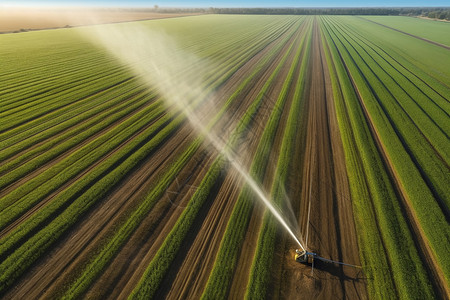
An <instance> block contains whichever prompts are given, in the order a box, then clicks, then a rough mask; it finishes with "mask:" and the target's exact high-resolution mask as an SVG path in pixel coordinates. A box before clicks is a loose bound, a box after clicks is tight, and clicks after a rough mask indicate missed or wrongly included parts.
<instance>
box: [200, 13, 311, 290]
mask: <svg viewBox="0 0 450 300" xmlns="http://www.w3.org/2000/svg"><path fill="white" fill-rule="evenodd" d="M308 23H309V22H308ZM303 26H304V28H307V29H305V30H304V31H306V32H308V31H309V25H306V24H304V25H303ZM302 33H303V34H302V36H301V37H298V39H299V41H297V42H294V43H293V44H292V45H291V48H292V47H294V48H293V49H292V51H295V57H294V60H293V63H292V64H291V67H290V69H289V73H288V75H287V77H286V78H285V79H284V83H283V86H282V90H281V92H280V94H279V96H278V99H277V101H276V103H275V105H274V108H273V109H272V114H271V115H270V117H269V120H268V122H267V126H266V127H265V129H264V132H263V134H262V136H261V139H260V142H259V144H258V148H257V151H256V155H255V157H254V159H253V161H252V164H251V167H250V171H249V173H250V176H251V177H252V178H254V179H255V180H256V181H257V182H262V181H263V177H264V174H265V170H266V168H267V164H268V161H269V156H270V152H271V149H272V148H273V142H274V140H275V134H276V133H277V128H278V127H279V124H280V119H281V116H282V112H283V110H285V109H289V100H288V99H287V95H288V92H289V90H290V89H291V86H292V85H293V84H294V80H295V78H297V76H298V74H296V73H294V72H295V71H296V70H298V68H299V67H298V65H299V62H300V57H301V55H300V54H301V52H302V49H303V44H304V40H305V37H306V34H305V33H304V32H302ZM295 48H296V49H295ZM286 58H287V56H286V57H285V59H286ZM301 61H304V58H303V59H302V60H301ZM284 63H286V62H284ZM274 75H276V74H275V73H274ZM254 197H255V196H254V191H253V190H252V189H251V188H250V187H249V186H248V185H245V186H244V187H243V189H242V190H241V192H240V194H239V197H238V199H237V200H236V205H235V207H234V208H233V212H232V214H231V217H230V219H229V221H228V224H227V228H226V230H225V233H224V236H223V238H222V242H221V244H220V249H219V251H218V252H217V256H216V259H215V262H214V266H213V270H212V272H211V275H210V277H209V279H208V283H207V285H206V288H205V291H204V292H203V295H202V298H203V299H225V298H227V297H228V293H229V289H230V286H231V283H232V279H233V275H234V273H235V269H236V264H237V262H238V258H239V253H240V250H241V247H242V244H243V242H244V238H245V234H246V231H247V228H248V224H249V222H250V218H251V212H252V210H253V207H254V201H256V200H255V199H254Z"/></svg>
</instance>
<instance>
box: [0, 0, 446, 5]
mask: <svg viewBox="0 0 450 300" xmlns="http://www.w3.org/2000/svg"><path fill="white" fill-rule="evenodd" d="M1 5H3V6H50V7H52V6H95V7H103V6H106V7H153V6H154V5H158V6H160V7H399V6H406V7H413V6H450V1H449V0H228V1H225V0H219V1H211V0H189V1H182V0H161V1H158V0H128V1H124V0H34V1H33V0H0V6H1Z"/></svg>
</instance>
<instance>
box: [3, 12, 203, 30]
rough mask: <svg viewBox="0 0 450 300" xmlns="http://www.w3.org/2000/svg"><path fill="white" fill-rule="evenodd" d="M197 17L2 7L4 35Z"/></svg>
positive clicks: (150, 13) (179, 14)
mask: <svg viewBox="0 0 450 300" xmlns="http://www.w3.org/2000/svg"><path fill="white" fill-rule="evenodd" d="M190 15H195V14H181V13H173V14H171V13H157V12H154V11H139V10H137V11H129V10H128V11H127V10H120V9H117V10H114V9H111V10H106V9H103V10H102V9H97V10H95V9H86V8H84V9H83V8H74V9H50V8H13V7H11V8H8V7H0V33H10V32H21V31H28V30H40V29H54V28H62V27H66V26H85V25H93V24H105V23H118V22H130V21H138V20H153V19H164V18H176V17H184V16H190Z"/></svg>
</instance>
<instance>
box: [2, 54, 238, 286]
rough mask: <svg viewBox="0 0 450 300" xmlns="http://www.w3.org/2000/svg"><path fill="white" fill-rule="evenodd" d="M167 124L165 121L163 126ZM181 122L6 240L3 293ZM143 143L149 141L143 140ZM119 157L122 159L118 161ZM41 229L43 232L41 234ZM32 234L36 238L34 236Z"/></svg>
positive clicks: (110, 162) (99, 171)
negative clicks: (20, 244)
mask: <svg viewBox="0 0 450 300" xmlns="http://www.w3.org/2000/svg"><path fill="white" fill-rule="evenodd" d="M239 62H240V63H242V62H241V61H239ZM234 71H235V70H233V69H231V70H228V72H229V73H230V72H231V73H232V72H234ZM228 76H230V75H228ZM220 79H223V80H225V79H227V76H225V77H223V76H222V77H220ZM220 83H221V82H218V83H216V84H215V85H213V86H211V87H210V92H211V91H213V90H214V89H215V88H217V87H218V85H219V84H220ZM149 117H150V116H149V115H147V116H146V117H145V118H143V119H144V120H146V121H147V122H148V121H149ZM166 121H167V120H164V121H162V123H165V122H166ZM182 122H184V117H183V116H178V117H176V118H175V119H174V121H173V122H172V123H170V124H169V125H167V124H161V126H158V127H161V128H158V130H156V131H155V132H158V133H157V134H156V136H155V137H154V138H153V139H151V140H150V142H149V143H147V144H145V145H143V146H142V145H139V144H140V142H139V141H138V142H134V147H133V146H125V147H123V148H124V149H121V150H119V151H117V153H116V154H115V155H114V156H113V157H110V158H108V159H107V160H105V162H104V163H102V164H100V165H98V166H96V168H95V169H93V170H92V171H91V172H89V173H87V175H84V177H82V178H81V179H80V180H77V181H76V182H75V183H74V184H73V185H72V186H70V187H69V188H67V189H66V190H64V191H63V192H62V193H60V194H58V195H57V197H56V199H53V200H52V202H51V203H50V204H48V205H47V206H45V207H44V209H41V210H40V211H39V212H38V213H36V214H35V215H33V216H32V217H31V218H29V219H28V220H27V221H25V222H24V223H22V224H21V225H19V228H18V229H16V230H15V231H14V232H13V233H11V234H10V235H8V236H7V237H6V238H5V239H3V242H4V243H2V246H1V249H2V257H5V258H6V257H7V258H6V259H5V261H4V262H3V263H2V264H1V265H0V266H1V268H2V271H4V272H3V276H2V278H1V281H2V284H1V290H4V289H5V288H6V287H7V286H9V285H10V284H11V283H12V282H13V281H14V279H15V278H17V277H18V276H19V275H20V274H21V273H22V272H23V271H24V270H25V269H26V268H27V267H28V266H29V265H30V264H31V263H32V262H33V261H34V260H35V259H37V257H38V256H39V255H40V254H42V253H44V252H45V251H46V249H47V248H48V247H49V246H50V245H51V244H52V243H53V242H54V241H56V240H57V238H58V237H59V236H60V235H61V234H62V233H63V232H64V231H66V230H67V229H68V228H69V227H70V226H71V225H73V224H74V223H75V222H76V221H77V219H78V218H79V216H81V215H82V213H83V212H84V211H86V210H87V209H89V207H91V206H92V205H93V203H94V202H95V201H96V199H100V198H101V197H102V195H104V194H105V193H107V191H108V189H109V188H110V187H111V186H114V183H116V182H118V180H119V179H120V178H123V176H125V175H126V174H127V173H128V172H129V170H131V169H132V168H133V167H134V166H135V165H136V164H137V163H138V162H139V161H140V160H142V159H143V158H144V157H145V156H146V155H148V153H149V152H151V151H152V149H154V148H155V147H157V146H158V145H159V144H160V143H161V142H162V141H163V140H164V139H165V138H166V137H167V136H168V135H169V134H170V133H171V132H172V131H173V130H174V129H175V128H176V127H177V126H179V125H180V124H181V123H182ZM163 125H166V126H163ZM154 129H156V127H155V128H154ZM132 132H133V131H132ZM141 136H142V135H141ZM110 140H115V136H111V137H110ZM144 140H146V139H145V138H144ZM132 143H133V141H132V142H130V144H132ZM136 143H137V144H136ZM120 156H121V157H123V158H122V159H119V161H117V158H118V157H120ZM105 174H106V175H105ZM118 175H119V176H118ZM61 176H63V175H61ZM84 190H87V192H85V193H83V191H84ZM38 194H39V193H38ZM47 224H48V225H47ZM44 226H45V227H44ZM42 227H44V228H43V229H42V230H40V231H39V229H40V228H42ZM33 233H36V234H35V235H33ZM23 242H25V243H24V244H23V245H22V246H21V247H20V248H17V246H18V243H23ZM31 245H32V246H31ZM16 248H17V249H16ZM14 250H15V251H14ZM9 254H11V255H9ZM8 255H9V256H8Z"/></svg>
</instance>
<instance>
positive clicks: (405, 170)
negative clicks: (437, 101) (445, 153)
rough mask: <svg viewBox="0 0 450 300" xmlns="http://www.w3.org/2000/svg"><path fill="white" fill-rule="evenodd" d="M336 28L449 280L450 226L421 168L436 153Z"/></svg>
mask: <svg viewBox="0 0 450 300" xmlns="http://www.w3.org/2000/svg"><path fill="white" fill-rule="evenodd" d="M332 31H333V33H334V34H335V39H336V41H338V42H336V44H337V45H338V48H339V49H340V52H341V54H342V56H343V59H344V61H345V64H346V65H347V66H348V67H349V69H350V73H351V76H352V77H353V79H354V80H355V83H356V86H357V88H358V91H359V93H360V94H361V97H362V99H363V105H364V107H365V108H366V109H367V111H368V115H369V116H370V122H373V125H374V128H375V130H376V135H377V136H378V137H379V138H380V140H381V143H382V146H383V149H384V151H385V152H386V155H387V157H388V160H389V161H388V163H389V164H391V165H392V166H393V170H394V173H395V177H396V180H398V182H399V184H400V186H401V188H402V189H403V190H404V191H405V194H406V195H407V199H406V201H407V203H408V205H409V206H410V207H411V209H412V211H413V213H414V214H415V216H416V217H417V219H418V221H419V222H420V227H421V229H422V230H423V232H424V234H425V240H428V243H429V246H430V248H431V249H432V253H433V254H434V255H435V258H436V260H437V262H438V265H439V268H442V272H443V274H444V276H445V277H446V280H447V281H448V280H449V278H448V276H449V274H450V262H449V261H448V259H446V256H447V253H448V252H449V248H448V247H449V245H450V241H449V239H450V234H449V232H450V226H449V225H448V222H447V220H446V216H445V214H444V212H443V210H442V209H441V207H440V206H439V201H438V199H436V198H435V197H434V194H433V193H432V190H430V187H429V186H428V185H427V182H426V177H425V178H424V174H423V172H420V169H418V163H417V160H419V157H420V158H423V159H424V160H425V161H427V160H426V158H430V157H431V159H433V152H431V153H427V152H426V151H424V150H423V149H420V148H418V147H420V146H421V145H423V144H420V140H419V138H417V139H414V134H415V131H414V130H413V128H410V129H411V132H409V131H407V130H406V129H405V127H403V126H407V122H406V121H405V120H403V119H401V118H399V117H398V116H397V115H396V114H400V112H398V111H389V110H387V109H386V106H388V105H390V104H389V103H388V101H387V99H391V96H390V95H389V93H388V92H386V90H385V87H384V86H383V85H382V84H380V82H379V79H378V78H377V76H376V75H375V74H374V73H373V71H372V70H371V67H372V66H370V65H368V64H367V63H366V61H365V60H363V59H362V57H361V56H360V55H359V54H358V53H357V52H356V51H355V49H354V48H353V47H352V45H350V44H349V43H348V42H347V41H346V39H345V37H344V36H341V35H340V32H339V31H338V30H337V29H334V30H332ZM338 39H339V40H338ZM409 134H410V135H411V136H413V141H410V140H407V139H409V138H410V137H409ZM405 140H406V142H405ZM408 141H410V142H408ZM411 143H416V144H411ZM419 162H420V160H419ZM419 168H420V167H419ZM423 168H424V170H426V171H427V174H425V175H430V174H433V172H432V171H431V170H428V169H426V168H425V167H423ZM428 172H429V173H428ZM448 174H449V173H448V171H445V170H443V171H442V172H441V173H440V174H436V175H435V178H439V179H437V180H441V181H442V182H443V181H445V180H446V179H447V181H448ZM445 191H447V192H445ZM437 192H439V195H440V196H441V197H442V198H443V199H445V197H446V196H445V195H447V197H448V194H449V193H448V185H447V186H440V189H439V190H437ZM441 193H442V194H441ZM436 228H440V230H436ZM405 276H406V275H405Z"/></svg>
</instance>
